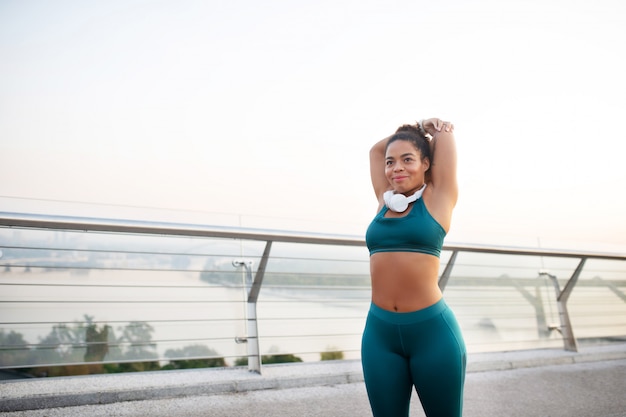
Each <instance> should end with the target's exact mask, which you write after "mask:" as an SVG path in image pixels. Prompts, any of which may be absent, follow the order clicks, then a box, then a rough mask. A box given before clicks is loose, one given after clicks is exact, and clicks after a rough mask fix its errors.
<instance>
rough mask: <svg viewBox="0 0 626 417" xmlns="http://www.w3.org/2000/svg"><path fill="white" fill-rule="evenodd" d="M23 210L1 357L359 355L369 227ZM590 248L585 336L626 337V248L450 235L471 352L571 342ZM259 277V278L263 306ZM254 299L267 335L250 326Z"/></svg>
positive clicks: (4, 250) (5, 253) (71, 367)
mask: <svg viewBox="0 0 626 417" xmlns="http://www.w3.org/2000/svg"><path fill="white" fill-rule="evenodd" d="M18 217H19V216H18ZM19 219H21V217H19V218H18V220H15V218H14V217H12V216H6V215H5V216H4V217H3V216H2V215H1V213H0V226H4V227H0V252H1V256H0V368H2V369H23V370H27V371H28V372H30V373H31V374H33V375H69V374H79V373H94V372H122V371H131V370H135V371H136V370H152V369H171V368H180V367H196V366H237V365H241V366H243V365H246V364H247V363H248V360H249V358H250V357H251V356H250V355H251V350H250V345H251V344H253V343H258V348H259V349H258V350H259V353H258V354H259V355H260V356H262V358H261V359H262V362H263V363H268V362H272V361H290V360H304V361H316V360H323V359H340V358H343V359H358V358H359V357H360V338H361V333H362V330H363V326H364V322H365V317H366V315H367V310H368V308H369V302H370V301H369V300H370V287H369V264H368V253H367V250H366V248H365V247H364V243H363V242H362V240H360V239H358V238H353V237H338V236H324V235H312V234H298V233H296V232H284V233H281V232H277V231H269V232H268V231H262V230H252V229H241V228H240V229H237V228H234V229H228V230H226V229H223V228H221V229H212V228H210V227H206V226H194V225H172V224H169V225H168V224H165V225H162V224H158V225H154V224H146V223H140V222H125V221H117V222H116V221H103V222H100V223H98V222H97V219H89V221H85V220H84V219H82V220H81V219H78V220H77V221H76V222H72V220H73V219H63V221H62V222H61V221H59V218H54V219H53V221H50V220H48V219H46V217H45V216H41V217H40V218H37V219H34V220H33V219H32V218H30V217H29V218H28V219H29V220H28V222H26V223H27V224H25V223H24V222H23V221H22V220H19ZM109 229H110V230H109ZM79 230H82V231H79ZM267 242H273V245H272V246H271V250H268V249H270V248H268V246H266V243H267ZM453 252H456V253H457V255H456V256H454V257H453V256H452V253H453ZM264 256H267V258H264ZM583 258H584V259H586V262H585V263H584V267H583V268H582V271H581V273H580V275H579V276H578V278H577V281H576V282H575V284H576V285H575V289H574V290H573V292H572V295H571V300H570V302H569V311H570V315H571V323H572V328H573V331H574V335H575V336H576V338H577V339H578V340H583V341H587V342H589V343H603V342H610V341H611V340H624V338H625V337H626V330H625V329H626V295H625V294H626V262H624V261H626V256H623V255H620V254H598V253H586V252H559V251H554V250H542V249H521V248H502V247H486V246H472V245H463V246H460V245H454V246H453V245H448V246H446V247H445V248H444V252H443V253H442V258H441V259H442V265H441V270H442V271H443V270H444V269H445V268H446V267H447V266H448V267H450V270H451V275H450V278H449V280H448V281H447V283H446V285H445V297H446V300H447V302H448V304H450V305H451V306H452V308H453V309H454V311H455V313H456V315H457V318H458V321H459V323H460V325H461V327H462V330H463V332H464V337H465V339H466V344H467V346H468V350H469V351H470V353H471V352H485V351H502V350H513V349H528V348H539V347H555V348H556V347H562V346H563V345H564V338H563V335H562V330H563V329H562V322H561V317H560V315H559V308H561V307H562V306H560V305H558V301H557V292H556V287H555V283H554V282H553V280H552V278H550V276H553V277H555V278H556V280H557V281H558V284H559V286H560V288H561V289H563V288H564V287H565V286H566V285H567V284H568V282H570V278H571V277H572V275H573V274H574V272H575V271H576V269H577V268H578V267H579V265H580V262H581V259H583ZM264 262H266V263H264ZM243 264H246V265H249V266H250V268H251V270H250V274H249V275H248V274H247V270H246V268H242V267H241V265H243ZM262 264H263V265H264V267H263V270H262V271H259V266H260V265H262ZM545 271H549V274H548V273H546V272H545ZM253 281H254V282H256V283H260V285H261V286H260V292H259V297H258V300H255V302H254V306H253V307H254V310H250V303H249V301H250V299H249V297H248V295H249V291H250V288H251V285H252V282H253ZM251 311H253V312H254V313H255V314H254V315H255V318H256V323H257V324H258V338H256V337H250V336H251V335H250V334H249V333H250V329H251V328H250V327H249V321H250V320H249V319H250V318H251Z"/></svg>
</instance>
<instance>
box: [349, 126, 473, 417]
mask: <svg viewBox="0 0 626 417" xmlns="http://www.w3.org/2000/svg"><path fill="white" fill-rule="evenodd" d="M452 132H453V126H452V124H450V123H447V122H446V123H444V122H442V121H441V120H439V119H428V120H425V121H422V123H421V124H417V125H404V126H401V127H399V128H398V130H397V131H396V133H395V134H393V135H391V136H390V137H388V138H385V139H383V140H381V141H379V142H378V143H376V144H375V145H374V146H373V147H372V149H371V151H370V171H371V177H372V185H373V187H374V192H375V193H376V197H377V198H378V214H377V215H376V217H375V218H374V220H373V221H372V223H371V224H370V226H369V228H368V229H367V234H366V242H367V246H368V249H369V251H370V272H371V279H372V304H371V307H370V311H369V314H368V317H367V323H366V326H365V330H364V332H363V340H362V352H361V358H362V364H363V374H364V377H365V384H366V387H367V394H368V397H369V400H370V405H371V407H372V412H373V414H374V416H375V417H381V416H389V417H400V416H408V415H409V402H410V399H411V392H412V389H413V386H414V387H415V390H416V391H417V394H418V396H419V398H420V401H421V403H422V406H423V408H424V412H425V413H426V415H427V416H428V417H444V416H445V417H460V416H461V415H462V407H463V383H464V380H465V363H466V353H465V343H464V341H463V337H462V335H461V331H460V329H459V326H458V324H457V322H456V319H455V317H454V314H453V313H452V311H451V310H450V308H448V307H447V305H446V303H445V301H444V300H443V298H442V293H441V290H440V289H439V285H438V282H437V281H438V275H439V255H440V252H441V247H442V245H443V239H444V237H445V235H446V233H447V232H448V229H449V228H450V222H451V218H452V210H453V208H454V206H455V204H456V201H457V196H458V186H457V180H456V146H455V143H454V135H453V133H452Z"/></svg>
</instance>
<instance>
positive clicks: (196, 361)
mask: <svg viewBox="0 0 626 417" xmlns="http://www.w3.org/2000/svg"><path fill="white" fill-rule="evenodd" d="M217 355H218V353H217V352H216V351H215V350H213V349H211V348H209V347H207V346H205V345H191V346H185V347H184V348H182V349H168V350H166V351H165V356H167V357H170V358H181V357H183V358H184V357H187V358H191V359H174V360H170V362H169V363H168V364H167V365H165V366H163V368H162V369H164V370H168V369H193V368H220V367H225V366H227V365H226V361H225V360H224V358H220V357H217Z"/></svg>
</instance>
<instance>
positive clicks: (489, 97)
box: [0, 0, 626, 251]
mask: <svg viewBox="0 0 626 417" xmlns="http://www.w3.org/2000/svg"><path fill="white" fill-rule="evenodd" d="M624 45H626V3H624V2H623V1H621V0H596V1H565V0H563V1H557V0H520V1H496V0H493V1H488V0H477V1H466V0H456V1H431V2H426V1H423V2H419V1H415V0H398V1H383V0H380V1H363V0H359V1H357V0H354V1H346V0H315V1H304V0H299V1H287V0H282V1H276V0H269V1H266V2H258V1H252V0H234V1H233V0H228V1H216V0H206V1H199V0H198V1H191V0H177V1H174V0H172V1H156V0H152V1H151V0H143V1H142V0H115V1H112V0H107V1H85V0H76V1H69V0H59V1H44V0H41V1H35V0H32V1H22V0H14V1H7V0H0V196H2V197H1V198H0V205H1V206H0V211H16V210H17V211H26V212H30V211H40V212H48V213H53V214H78V215H85V216H90V215H103V216H107V217H112V216H114V217H120V216H127V217H140V218H148V217H150V218H153V217H156V218H159V219H162V220H168V219H169V218H170V217H171V216H172V214H173V215H174V217H178V218H177V220H182V221H186V220H187V221H192V220H193V221H196V220H197V219H201V220H200V221H203V222H206V223H215V224H221V223H224V222H226V223H228V222H231V223H233V224H242V225H244V226H250V227H263V228H276V229H296V230H303V231H324V232H334V233H341V234H344V233H347V234H363V233H364V231H365V228H366V227H367V224H368V223H369V221H370V219H371V217H372V216H373V214H374V211H375V209H376V201H375V199H374V195H373V192H372V191H371V188H370V180H369V167H368V151H369V148H370V146H371V145H372V144H373V143H374V142H375V141H376V140H379V139H380V138H382V137H384V136H387V135H388V134H390V133H392V132H393V131H394V130H395V128H396V127H397V126H398V125H400V124H402V123H407V122H413V121H415V120H418V119H421V118H424V117H430V116H437V117H441V118H443V119H447V120H452V121H453V122H454V123H455V126H456V130H455V133H456V138H457V142H458V148H459V179H460V185H461V197H460V201H459V204H458V206H457V209H456V211H455V217H454V221H453V228H452V231H451V233H450V234H449V236H448V239H447V240H448V241H453V242H468V243H495V244H516V245H517V244H519V245H522V246H534V245H537V244H540V245H542V246H544V247H572V246H573V247H576V248H580V249H596V248H599V249H602V250H605V249H606V250H612V251H613V249H614V248H620V250H621V249H623V248H626V237H625V236H626V220H625V214H626V194H625V193H624V192H623V189H624V184H626V169H625V168H624V156H623V154H624V153H623V151H624V148H625V147H624V139H625V138H624V133H623V128H622V121H623V116H624V114H626V81H625V78H624V77H625V76H624V74H626V59H625V56H624ZM9 197H10V198H9ZM16 197H19V199H18V198H16ZM48 200H53V202H52V203H50V202H49V201H48ZM64 201H71V202H75V203H72V204H65V203H60V202H64ZM78 203H89V204H78ZM137 207H148V208H150V209H139V208H137ZM122 209H123V210H122ZM160 209H163V210H160ZM165 209H168V210H165ZM124 210H126V211H124Z"/></svg>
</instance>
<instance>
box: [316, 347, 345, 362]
mask: <svg viewBox="0 0 626 417" xmlns="http://www.w3.org/2000/svg"><path fill="white" fill-rule="evenodd" d="M327 349H328V350H327V351H326V352H321V353H320V360H321V361H335V360H341V359H343V352H342V351H340V350H336V349H335V348H334V347H328V348H327Z"/></svg>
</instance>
